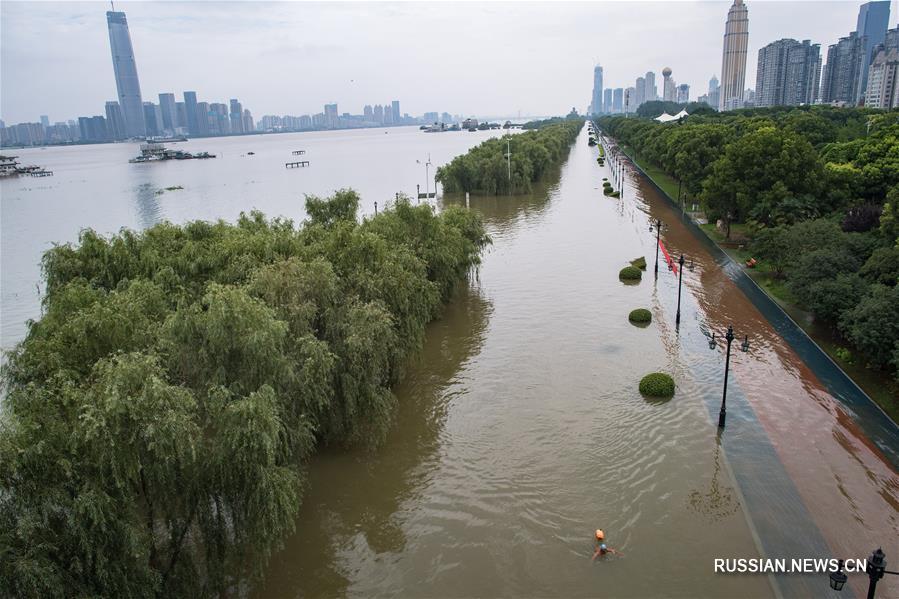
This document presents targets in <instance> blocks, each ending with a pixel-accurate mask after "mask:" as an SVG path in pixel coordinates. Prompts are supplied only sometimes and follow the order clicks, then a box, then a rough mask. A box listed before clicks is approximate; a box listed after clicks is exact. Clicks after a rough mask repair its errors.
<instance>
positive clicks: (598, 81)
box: [590, 65, 602, 114]
mask: <svg viewBox="0 0 899 599" xmlns="http://www.w3.org/2000/svg"><path fill="white" fill-rule="evenodd" d="M590 105H591V106H592V107H593V112H594V113H596V114H598V113H600V112H602V67H601V66H599V65H596V66H595V67H593V96H592V100H591V102H590Z"/></svg>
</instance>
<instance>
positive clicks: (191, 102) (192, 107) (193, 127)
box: [184, 92, 200, 135]
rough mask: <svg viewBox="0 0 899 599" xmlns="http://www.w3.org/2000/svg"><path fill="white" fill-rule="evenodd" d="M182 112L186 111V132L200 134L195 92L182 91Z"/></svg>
mask: <svg viewBox="0 0 899 599" xmlns="http://www.w3.org/2000/svg"><path fill="white" fill-rule="evenodd" d="M184 112H185V113H187V124H186V125H185V126H186V127H187V132H188V133H189V134H191V135H199V134H200V112H199V107H198V106H197V92H184Z"/></svg>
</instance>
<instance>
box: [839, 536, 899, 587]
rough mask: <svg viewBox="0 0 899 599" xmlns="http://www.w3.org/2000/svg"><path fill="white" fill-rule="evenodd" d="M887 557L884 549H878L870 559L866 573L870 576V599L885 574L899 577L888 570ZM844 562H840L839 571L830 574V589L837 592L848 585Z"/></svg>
mask: <svg viewBox="0 0 899 599" xmlns="http://www.w3.org/2000/svg"><path fill="white" fill-rule="evenodd" d="M886 558H887V556H886V554H885V553H884V552H883V549H882V548H880V547H878V548H877V549H875V550H874V551H872V552H871V557H869V558H868V562H867V565H866V566H865V572H866V573H867V574H868V599H874V592H875V591H876V590H877V581H878V580H880V579H881V578H883V576H884V574H892V575H894V576H895V575H899V572H892V571H890V570H887V559H886ZM844 563H845V562H844V561H843V560H839V562H838V566H837V571H836V572H831V573H830V588H832V589H833V590H835V591H842V590H843V585H845V584H846V580H847V578H846V575H845V574H844V573H843V564H844Z"/></svg>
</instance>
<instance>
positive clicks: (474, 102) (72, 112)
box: [0, 0, 897, 124]
mask: <svg viewBox="0 0 899 599" xmlns="http://www.w3.org/2000/svg"><path fill="white" fill-rule="evenodd" d="M730 4H731V1H730V0H727V1H722V2H718V1H707V2H693V1H689V2H688V1H683V2H679V1H670V0H669V1H665V2H641V1H623V0H619V1H615V2H596V1H594V2H576V3H549V2H546V3H542V2H532V3H512V2H502V3H486V2H465V3H449V2H446V3H436V2H435V3H412V2H403V3H375V2H371V3H311V2H277V3H267V2H266V3H263V2H204V1H194V2H174V1H173V2H169V1H152V2H151V1H147V2H116V3H115V5H116V9H117V10H123V11H125V13H126V14H127V17H128V23H129V26H130V29H131V38H132V41H133V43H134V50H135V55H136V60H137V66H138V73H139V76H140V84H141V92H142V95H143V98H144V100H145V101H147V100H152V101H154V102H157V101H158V97H157V94H158V93H160V92H167V91H173V92H175V93H176V96H177V98H178V100H179V101H180V100H182V97H181V92H182V91H183V90H196V91H197V92H198V95H199V96H200V98H201V100H207V101H219V102H227V100H228V99H229V98H233V97H237V98H239V99H240V100H241V101H242V102H243V105H244V107H246V108H249V109H250V110H251V111H252V113H253V115H254V116H255V117H256V118H259V117H261V116H262V115H264V114H296V115H299V114H307V113H314V112H320V111H321V110H322V105H323V104H325V103H326V102H337V103H338V106H339V109H340V112H352V113H358V112H361V111H362V106H363V105H364V104H376V103H380V104H383V103H387V102H389V101H390V100H394V99H398V100H400V102H401V108H402V111H403V112H408V113H409V114H413V115H419V114H421V113H422V112H425V111H432V110H434V111H440V112H442V111H447V112H451V113H453V114H466V115H467V114H476V115H477V114H479V115H488V114H489V115H514V114H517V113H518V112H519V111H521V114H523V115H530V114H533V115H544V114H561V113H563V112H566V111H567V110H570V108H571V107H572V106H576V107H577V109H578V110H579V111H583V110H584V109H585V107H586V105H587V103H588V102H589V100H590V93H591V88H592V71H593V65H594V64H595V63H599V64H601V65H602V66H603V68H604V70H605V87H627V86H629V85H633V84H634V79H635V78H636V77H637V76H639V75H642V74H643V73H645V72H646V71H648V70H652V71H655V72H656V74H657V75H656V76H657V77H658V78H659V79H660V78H661V75H660V74H659V73H660V71H661V70H662V68H663V67H665V66H669V67H671V68H672V69H673V71H674V75H673V76H674V79H675V80H676V81H677V82H678V83H689V84H690V86H691V97H692V98H695V97H696V96H698V95H699V94H701V93H703V92H704V91H705V90H706V89H707V85H708V83H707V82H708V80H709V78H710V77H711V76H712V75H718V76H719V77H720V70H721V46H722V36H723V33H724V22H725V19H726V17H727V11H728V8H729V6H730ZM861 4H862V3H861V2H851V1H834V2H821V1H814V0H809V1H784V0H776V1H763V0H747V5H748V6H749V59H748V61H747V71H748V72H747V78H746V84H747V87H754V86H755V67H756V60H757V56H758V49H759V48H760V47H761V46H763V45H765V44H767V43H769V42H771V41H773V40H776V39H780V38H783V37H792V38H796V39H798V40H803V39H811V40H812V41H813V42H817V43H820V44H821V48H822V58H823V57H824V56H826V51H827V45H828V44H832V43H834V42H836V41H837V39H838V38H839V37H841V36H844V35H847V34H848V33H849V31H851V30H853V29H855V22H856V16H857V14H858V7H859V6H860V5H861ZM108 9H109V4H108V3H103V2H15V1H8V0H3V1H2V2H0V118H3V119H4V120H5V121H6V123H7V124H10V123H15V122H20V121H37V120H38V117H39V115H41V114H46V115H49V117H50V121H51V122H54V121H59V120H66V119H70V118H75V117H77V116H82V115H94V114H103V111H104V103H105V102H106V100H111V99H116V88H115V80H114V78H113V72H112V62H111V58H110V51H109V37H108V34H107V29H106V14H105V12H106V11H107V10H108ZM896 12H897V7H896V1H895V0H894V1H893V3H892V11H891V14H890V23H891V26H894V24H895V23H896V18H897V15H896Z"/></svg>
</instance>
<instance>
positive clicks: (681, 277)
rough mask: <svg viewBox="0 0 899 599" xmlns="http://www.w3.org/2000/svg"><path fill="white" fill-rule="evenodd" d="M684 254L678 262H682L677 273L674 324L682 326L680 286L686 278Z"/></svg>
mask: <svg viewBox="0 0 899 599" xmlns="http://www.w3.org/2000/svg"><path fill="white" fill-rule="evenodd" d="M684 262H685V260H684V255H683V254H681V255H680V258H678V260H677V263H678V264H680V270H679V271H678V273H677V275H678V276H677V316H676V317H675V318H674V326H675V327H680V288H681V282H682V281H683V280H684Z"/></svg>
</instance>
